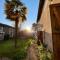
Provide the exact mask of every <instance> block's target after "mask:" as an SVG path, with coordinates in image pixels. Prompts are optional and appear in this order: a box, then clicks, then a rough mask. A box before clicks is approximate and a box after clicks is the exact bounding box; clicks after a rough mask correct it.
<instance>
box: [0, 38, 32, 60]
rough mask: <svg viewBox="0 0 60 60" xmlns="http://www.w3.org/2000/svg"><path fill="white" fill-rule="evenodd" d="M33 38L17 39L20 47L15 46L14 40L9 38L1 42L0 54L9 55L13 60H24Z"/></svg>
mask: <svg viewBox="0 0 60 60" xmlns="http://www.w3.org/2000/svg"><path fill="white" fill-rule="evenodd" d="M31 41H32V39H27V40H17V46H18V48H15V47H14V41H13V40H8V41H4V42H2V43H0V56H3V57H9V58H11V59H13V60H19V59H20V60H23V59H24V58H25V57H26V55H27V48H28V46H29V45H30V44H31Z"/></svg>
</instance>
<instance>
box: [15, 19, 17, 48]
mask: <svg viewBox="0 0 60 60" xmlns="http://www.w3.org/2000/svg"><path fill="white" fill-rule="evenodd" d="M17 39H18V19H17V20H16V21H15V48H17Z"/></svg>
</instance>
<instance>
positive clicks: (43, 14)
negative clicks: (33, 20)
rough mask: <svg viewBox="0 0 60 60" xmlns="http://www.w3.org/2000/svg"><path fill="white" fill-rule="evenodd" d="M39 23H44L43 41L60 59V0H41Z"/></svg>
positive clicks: (58, 59) (56, 58)
mask: <svg viewBox="0 0 60 60" xmlns="http://www.w3.org/2000/svg"><path fill="white" fill-rule="evenodd" d="M37 24H40V25H41V24H42V25H43V27H42V29H41V30H42V34H43V37H42V38H43V43H45V44H46V45H47V47H48V49H49V50H51V51H52V52H53V54H54V60H60V0H40V3H39V10H38V18H37Z"/></svg>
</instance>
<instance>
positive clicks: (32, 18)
mask: <svg viewBox="0 0 60 60" xmlns="http://www.w3.org/2000/svg"><path fill="white" fill-rule="evenodd" d="M21 1H22V2H23V3H24V4H25V6H26V7H27V9H28V14H27V20H26V21H25V22H23V23H22V29H25V28H26V27H32V24H33V23H34V22H36V19H37V13H38V5H39V0H21ZM4 3H5V0H0V23H4V24H7V25H11V26H13V25H14V22H12V21H10V20H8V19H6V15H5V12H4Z"/></svg>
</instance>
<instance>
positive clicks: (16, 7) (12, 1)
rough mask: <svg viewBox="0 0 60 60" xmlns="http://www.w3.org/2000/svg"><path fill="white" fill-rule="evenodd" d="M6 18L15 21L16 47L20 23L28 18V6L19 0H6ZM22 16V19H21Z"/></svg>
mask: <svg viewBox="0 0 60 60" xmlns="http://www.w3.org/2000/svg"><path fill="white" fill-rule="evenodd" d="M5 1H6V3H5V13H6V18H7V19H10V20H11V21H15V47H17V32H18V23H19V22H20V21H21V20H22V22H23V21H24V20H26V13H27V8H26V7H25V6H24V5H23V3H22V2H20V1H19V0H5ZM20 18H21V20H20Z"/></svg>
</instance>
